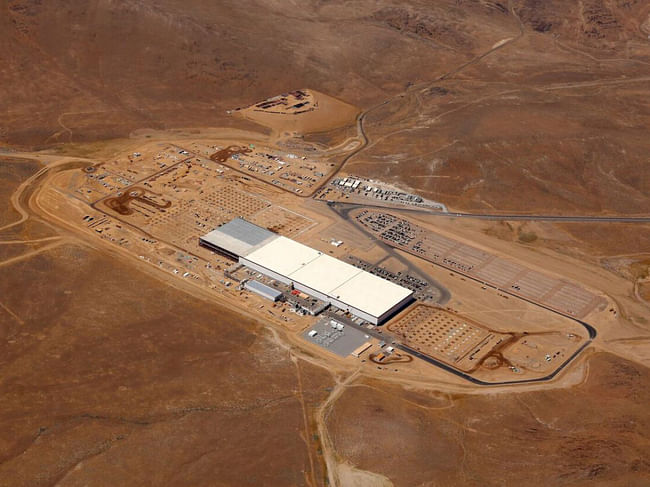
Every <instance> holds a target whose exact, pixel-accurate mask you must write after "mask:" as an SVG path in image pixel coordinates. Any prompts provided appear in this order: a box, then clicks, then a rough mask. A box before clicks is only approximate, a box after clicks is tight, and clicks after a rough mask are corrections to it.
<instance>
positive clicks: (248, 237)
mask: <svg viewBox="0 0 650 487" xmlns="http://www.w3.org/2000/svg"><path fill="white" fill-rule="evenodd" d="M277 237H278V235H277V234H276V233H273V232H271V231H270V230H267V229H266V228H262V227H260V226H257V225H255V224H253V223H250V222H248V221H246V220H244V219H243V218H235V219H234V220H231V221H229V222H228V223H224V224H223V225H221V226H220V227H219V228H217V229H215V230H212V231H211V232H210V233H208V234H206V235H204V236H203V237H201V238H200V239H199V242H200V243H201V245H204V246H205V247H208V248H211V249H213V250H218V251H220V252H221V253H224V254H226V255H229V256H232V257H233V258H237V257H239V256H242V255H246V254H249V253H250V252H252V251H253V250H254V249H255V248H257V247H259V246H260V245H261V244H263V243H264V242H267V241H270V240H272V239H275V238H277Z"/></svg>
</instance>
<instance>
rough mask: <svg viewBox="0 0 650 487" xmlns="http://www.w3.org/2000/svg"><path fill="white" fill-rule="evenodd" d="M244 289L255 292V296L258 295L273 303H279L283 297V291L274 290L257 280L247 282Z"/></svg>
mask: <svg viewBox="0 0 650 487" xmlns="http://www.w3.org/2000/svg"><path fill="white" fill-rule="evenodd" d="M244 288H246V289H248V290H249V291H253V292H254V293H255V294H258V295H260V296H262V297H263V298H266V299H270V300H271V301H277V300H279V299H280V298H281V297H282V292H281V291H278V290H277V289H273V288H272V287H271V286H267V285H266V284H263V283H261V282H259V281H255V280H251V281H246V283H245V284H244Z"/></svg>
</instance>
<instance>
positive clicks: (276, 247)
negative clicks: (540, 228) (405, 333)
mask: <svg viewBox="0 0 650 487" xmlns="http://www.w3.org/2000/svg"><path fill="white" fill-rule="evenodd" d="M246 259H247V260H249V261H250V262H253V263H255V264H257V265H260V266H262V267H265V268H266V269H269V270H270V271H273V272H275V273H277V274H280V275H283V276H285V277H287V278H289V279H290V280H291V281H293V282H294V283H299V284H302V285H303V286H307V287H309V288H311V289H313V290H316V291H318V292H320V293H322V294H325V295H328V296H330V297H331V298H334V299H337V300H339V301H341V302H343V303H345V304H346V305H348V306H351V307H354V308H357V309H359V310H362V311H364V312H366V313H368V314H370V315H372V316H376V317H379V316H381V315H382V314H384V313H385V312H387V311H389V310H390V309H392V308H393V307H394V306H395V305H397V304H398V303H400V302H401V301H403V300H404V299H406V298H407V297H409V296H410V295H411V294H412V291H411V290H409V289H406V288H404V287H402V286H399V285H397V284H394V283H392V282H390V281H388V280H386V279H383V278H381V277H378V276H375V275H373V274H370V273H368V272H366V271H363V270H361V269H358V268H357V267H354V266H353V265H350V264H348V263H346V262H343V261H341V260H339V259H335V258H334V257H331V256H329V255H326V254H323V253H322V252H319V251H317V250H315V249H312V248H311V247H308V246H306V245H303V244H301V243H299V242H296V241H294V240H291V239H289V238H286V237H282V236H279V237H277V238H276V239H273V240H271V241H269V242H265V243H264V244H263V245H262V247H260V248H257V249H256V250H254V251H253V252H251V253H250V254H248V255H247V256H246Z"/></svg>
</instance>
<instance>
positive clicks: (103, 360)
mask: <svg viewBox="0 0 650 487" xmlns="http://www.w3.org/2000/svg"><path fill="white" fill-rule="evenodd" d="M0 275H2V279H0V295H2V300H1V301H2V305H3V309H2V310H0V323H2V327H1V328H0V331H1V333H2V336H1V340H0V350H1V354H0V356H1V357H2V358H1V359H0V371H1V376H2V380H1V381H0V391H1V394H2V397H3V401H2V405H0V429H2V431H3V432H4V434H3V435H1V436H2V439H1V440H0V479H2V482H0V484H2V485H13V486H20V485H24V486H30V485H53V484H54V483H56V482H59V484H60V485H80V484H92V485H98V484H99V485H108V484H110V485H138V484H139V485H142V484H152V483H153V484H159V485H161V484H166V485H171V484H177V483H179V482H180V483H183V484H192V485H214V482H215V479H219V483H220V484H222V485H307V484H308V482H310V480H309V479H310V478H311V473H310V460H309V455H311V456H312V457H313V459H314V460H313V462H314V465H315V467H314V476H315V477H316V478H318V479H322V476H323V473H322V471H321V470H320V463H319V459H318V454H317V452H316V449H317V443H315V442H314V441H313V439H312V434H311V433H309V432H305V431H304V429H305V425H304V421H303V411H302V406H301V401H300V397H301V396H300V394H299V393H302V397H303V398H304V401H305V407H306V408H311V407H313V406H314V405H315V404H316V403H317V402H319V401H320V400H322V399H323V397H324V395H326V392H325V391H324V388H325V387H326V386H327V385H328V384H330V379H329V377H328V374H325V373H323V372H322V370H321V369H315V368H314V367H313V366H310V365H308V364H305V363H304V362H301V361H299V368H300V374H301V376H302V377H301V384H302V390H300V387H299V385H298V382H297V381H298V376H297V368H296V366H295V365H294V364H293V362H292V361H291V360H289V357H288V355H287V352H286V351H284V350H283V349H280V348H278V347H277V345H274V344H273V343H272V342H270V341H269V340H267V339H266V338H264V337H265V332H264V330H263V329H262V328H261V326H260V325H258V324H256V323H253V322H251V320H249V319H245V318H242V317H241V316H238V315H235V314H233V313H230V312H227V311H225V310H223V309H220V308H219V307H217V306H213V305H209V304H207V303H205V302H202V301H200V300H198V299H195V298H192V297H191V296H189V295H186V294H184V293H179V292H176V291H174V290H173V288H170V287H168V286H166V285H164V284H163V283H162V282H159V281H157V280H154V279H151V277H150V276H148V275H145V274H142V273H141V272H140V271H138V270H134V269H133V268H132V267H131V266H129V265H126V264H123V263H121V261H117V260H115V259H114V258H111V257H107V256H102V255H100V254H98V253H96V252H95V251H91V250H88V249H86V248H84V247H79V246H68V245H66V246H61V247H58V248H56V249H54V250H52V251H50V252H47V253H43V254H39V255H37V256H34V257H32V258H31V259H29V260H24V261H20V262H17V263H14V264H11V265H8V266H4V267H0ZM13 276H20V279H19V280H16V279H14V278H13ZM5 309H8V310H10V311H11V313H12V314H11V315H10V314H8V313H7V312H5ZM308 414H311V412H310V410H308ZM306 442H307V443H306Z"/></svg>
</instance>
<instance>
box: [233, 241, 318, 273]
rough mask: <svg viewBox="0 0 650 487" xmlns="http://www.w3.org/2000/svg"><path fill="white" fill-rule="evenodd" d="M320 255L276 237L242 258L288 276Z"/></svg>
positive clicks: (316, 251)
mask: <svg viewBox="0 0 650 487" xmlns="http://www.w3.org/2000/svg"><path fill="white" fill-rule="evenodd" d="M321 254H322V252H319V251H318V250H315V249H312V248H311V247H307V246H306V245H303V244H301V243H299V242H296V241H295V240H291V239H290V238H286V237H281V236H279V235H276V238H275V239H273V240H270V241H269V242H268V243H267V244H265V245H263V246H261V247H260V248H258V249H256V250H254V251H253V252H251V253H249V254H247V255H245V256H243V257H246V260H249V261H251V262H254V263H255V264H257V265H259V266H262V267H265V268H267V269H269V270H271V271H273V272H276V273H278V274H281V275H283V276H289V275H291V274H292V273H293V272H296V271H297V270H298V269H300V268H302V267H304V266H305V265H307V264H308V263H309V262H311V261H312V260H314V259H316V258H317V257H319V256H320V255H321Z"/></svg>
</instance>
